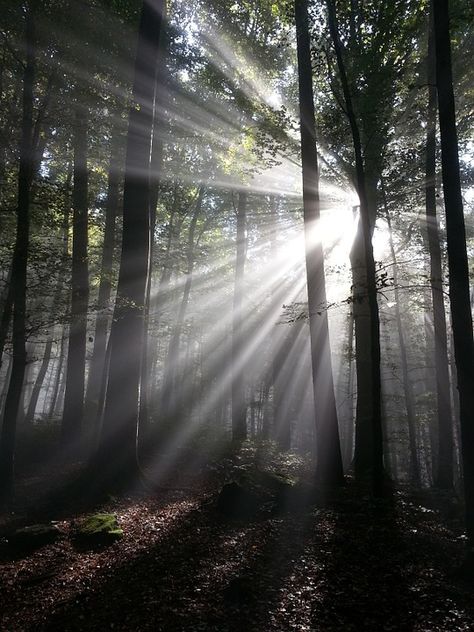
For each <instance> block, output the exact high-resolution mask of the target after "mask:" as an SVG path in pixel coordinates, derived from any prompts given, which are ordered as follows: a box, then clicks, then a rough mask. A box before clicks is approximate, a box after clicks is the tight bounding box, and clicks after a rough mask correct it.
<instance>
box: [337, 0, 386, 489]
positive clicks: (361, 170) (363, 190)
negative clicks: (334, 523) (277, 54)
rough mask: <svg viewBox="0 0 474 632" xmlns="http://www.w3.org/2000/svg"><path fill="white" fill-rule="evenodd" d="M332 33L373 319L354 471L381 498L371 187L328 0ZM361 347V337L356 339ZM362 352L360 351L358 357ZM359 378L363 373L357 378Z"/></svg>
mask: <svg viewBox="0 0 474 632" xmlns="http://www.w3.org/2000/svg"><path fill="white" fill-rule="evenodd" d="M327 7H328V20H329V30H330V32H331V38H332V41H333V45H334V51H335V53H336V59H337V66H338V70H339V77H340V80H341V86H342V90H343V94H344V102H345V106H346V112H347V117H348V119H349V125H350V128H351V134H352V140H353V145H354V155H355V167H356V186H357V193H358V195H359V201H360V220H359V226H358V232H359V233H360V240H361V241H362V243H363V245H364V248H363V251H364V252H363V259H362V261H363V265H365V268H366V281H367V287H366V291H365V293H364V294H362V293H361V295H360V297H359V299H358V300H360V301H361V302H364V301H367V303H368V315H369V340H368V343H369V352H370V379H371V392H372V398H371V400H372V401H371V404H372V406H371V412H370V436H369V435H368V434H367V436H366V437H365V439H366V441H365V442H364V445H362V444H361V442H360V441H358V439H357V434H358V430H359V428H358V427H357V426H356V450H355V456H354V469H355V474H356V476H357V477H358V478H364V477H366V476H369V477H370V478H371V480H372V484H373V489H374V492H375V493H376V494H377V495H378V494H379V493H381V492H382V486H383V482H384V475H385V472H384V462H383V430H382V398H381V378H380V320H379V309H378V303H377V279H376V272H375V261H374V252H373V247H372V230H373V226H371V221H370V215H369V197H368V187H367V175H366V171H365V167H364V160H363V154H362V143H361V138H360V131H359V126H358V123H357V118H356V115H355V111H354V107H353V103H352V95H351V91H350V88H349V82H348V79H347V75H346V69H345V64H344V59H343V52H342V44H341V40H340V37H339V31H338V24H337V17H336V12H335V7H334V3H333V0H327ZM356 346H357V337H356ZM359 351H360V349H359V348H356V353H359ZM357 377H358V378H359V372H358V374H357ZM360 388H361V384H360V383H359V382H358V384H357V399H358V400H359V397H361V396H363V393H362V392H361V391H360Z"/></svg>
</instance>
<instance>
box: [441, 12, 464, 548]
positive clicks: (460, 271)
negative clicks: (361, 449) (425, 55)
mask: <svg viewBox="0 0 474 632" xmlns="http://www.w3.org/2000/svg"><path fill="white" fill-rule="evenodd" d="M432 6H433V15H434V25H435V51H436V84H437V88H438V114H439V127H440V135H441V167H442V174H443V191H444V203H445V209H446V237H447V246H448V266H449V298H450V303H451V319H452V327H453V340H454V358H455V363H456V372H457V382H458V391H459V418H460V425H461V439H462V457H463V474H464V495H465V500H466V528H467V535H468V538H469V543H470V546H471V547H472V546H473V545H474V422H473V420H474V388H473V384H474V341H473V334H472V313H471V304H470V296H469V266H468V258H467V250H466V229H465V224H464V212H463V203H462V195H461V181H460V173H459V155H458V139H457V131H456V115H455V105H454V92H453V80H452V66H451V42H450V35H449V5H448V1H447V0H433V5H432Z"/></svg>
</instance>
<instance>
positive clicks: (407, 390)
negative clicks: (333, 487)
mask: <svg viewBox="0 0 474 632" xmlns="http://www.w3.org/2000/svg"><path fill="white" fill-rule="evenodd" d="M384 206H385V214H386V215H385V216H386V220H387V227H388V235H389V245H390V254H391V257H392V262H393V265H392V271H393V286H394V299H395V320H396V323H397V334H398V346H399V348H400V360H401V367H402V384H403V393H404V396H405V406H406V411H407V424H408V444H409V451H410V481H411V482H412V483H413V485H415V486H417V487H419V486H420V485H421V476H420V463H419V460H418V449H417V439H416V426H417V424H416V412H415V409H416V407H415V396H414V394H413V386H412V383H411V381H410V375H409V372H408V358H407V348H406V343H405V334H404V331H403V323H402V316H401V311H400V291H399V287H398V263H397V255H396V253H395V246H394V243H393V233H392V222H391V219H390V214H389V211H388V208H387V201H386V199H385V191H384Z"/></svg>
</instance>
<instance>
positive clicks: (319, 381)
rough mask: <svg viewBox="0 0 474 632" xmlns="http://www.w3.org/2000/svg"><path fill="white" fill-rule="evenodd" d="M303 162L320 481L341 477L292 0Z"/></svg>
mask: <svg viewBox="0 0 474 632" xmlns="http://www.w3.org/2000/svg"><path fill="white" fill-rule="evenodd" d="M295 18H296V36H297V53H298V80H299V105H300V129H301V160H302V167H303V212H304V227H305V244H306V247H305V251H306V275H307V286H308V310H309V331H310V342H311V363H312V373H313V392H314V404H315V417H316V450H317V477H318V479H319V480H320V481H321V482H322V483H324V484H332V483H340V482H341V481H342V480H343V469H342V457H341V448H340V443H339V429H338V422H337V411H336V399H335V396H334V381H333V374H332V359H331V347H330V343H329V326H328V315H327V301H326V286H325V277H324V253H323V245H322V242H321V239H320V237H319V235H318V227H319V220H320V201H319V173H318V154H317V149H316V124H315V114H314V101H313V84H312V66H311V46H310V37H309V26H308V3H307V0H295Z"/></svg>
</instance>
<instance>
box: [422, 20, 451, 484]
mask: <svg viewBox="0 0 474 632" xmlns="http://www.w3.org/2000/svg"><path fill="white" fill-rule="evenodd" d="M433 40H434V32H433V23H432V16H431V19H430V33H429V40H428V84H429V85H428V113H427V122H426V172H425V175H426V187H425V199H426V233H427V238H428V249H429V254H430V284H431V298H432V303H433V329H434V362H435V376H436V401H437V412H438V432H437V435H438V436H437V440H436V445H437V448H438V451H437V456H436V472H435V476H434V483H435V485H436V486H437V487H441V488H444V489H450V488H451V487H452V486H453V417H452V411H451V394H450V389H449V384H450V380H449V364H448V336H447V332H446V314H445V311H444V293H443V271H442V265H441V248H440V239H439V230H438V218H437V216H436V109H437V98H436V86H435V81H436V57H435V51H434V41H433Z"/></svg>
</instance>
